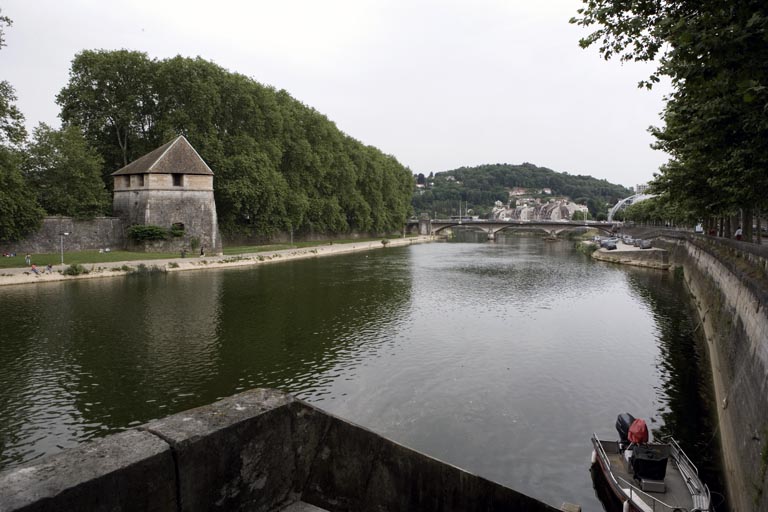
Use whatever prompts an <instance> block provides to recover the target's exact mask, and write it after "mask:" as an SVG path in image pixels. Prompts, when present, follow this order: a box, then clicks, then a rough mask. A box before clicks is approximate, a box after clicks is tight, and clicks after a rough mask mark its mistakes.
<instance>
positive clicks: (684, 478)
mask: <svg viewBox="0 0 768 512" xmlns="http://www.w3.org/2000/svg"><path fill="white" fill-rule="evenodd" d="M616 430H617V431H618V433H619V440H618V441H605V440H602V439H600V438H599V437H598V436H597V434H592V446H593V448H594V451H593V452H592V465H593V469H594V470H599V471H601V472H602V473H603V475H604V476H605V480H606V482H607V483H608V487H609V488H610V490H611V492H612V493H613V494H614V495H615V496H616V497H617V498H618V499H619V500H620V501H621V503H622V510H623V512H629V511H632V512H713V511H714V509H713V508H712V505H711V499H710V494H709V488H708V487H707V486H706V484H704V483H703V482H702V481H701V479H700V478H699V474H698V470H697V469H696V466H695V465H694V464H693V462H691V460H690V459H689V458H688V457H687V456H686V455H685V453H684V452H683V450H682V449H681V448H680V445H679V444H678V443H677V441H675V440H674V439H669V441H668V442H666V443H649V442H648V429H647V427H646V425H645V422H644V421H643V420H640V419H637V420H636V419H635V418H634V417H633V416H632V415H631V414H629V413H622V414H619V417H618V418H617V420H616Z"/></svg>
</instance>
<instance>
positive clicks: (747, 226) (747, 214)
mask: <svg viewBox="0 0 768 512" xmlns="http://www.w3.org/2000/svg"><path fill="white" fill-rule="evenodd" d="M741 227H742V229H743V230H744V240H745V241H746V242H752V209H751V208H745V209H743V210H741Z"/></svg>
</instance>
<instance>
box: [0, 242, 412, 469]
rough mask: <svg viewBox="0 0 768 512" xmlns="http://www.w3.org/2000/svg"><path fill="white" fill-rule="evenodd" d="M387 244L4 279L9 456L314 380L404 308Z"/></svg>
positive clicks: (3, 432) (2, 416)
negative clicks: (196, 265) (249, 265)
mask: <svg viewBox="0 0 768 512" xmlns="http://www.w3.org/2000/svg"><path fill="white" fill-rule="evenodd" d="M389 254H392V255H395V254H397V250H389V249H388V250H387V251H374V252H371V253H365V254H359V255H354V256H349V257H345V256H337V257H334V258H321V259H317V260H305V261H300V262H290V263H283V264H279V265H268V266H264V267H260V268H256V269H247V270H213V271H209V272H199V273H198V272H195V273H181V274H158V275H145V276H136V277H129V278H125V279H114V280H113V279H104V280H88V281H81V282H76V283H53V284H52V285H44V286H42V287H25V288H24V289H23V290H22V289H19V290H18V291H17V290H10V289H8V290H6V292H7V293H6V294H5V296H4V300H3V301H2V303H0V332H2V333H5V334H6V335H7V337H8V340H7V342H6V340H5V339H4V340H3V343H2V344H0V356H2V357H0V370H2V372H0V385H2V386H3V392H2V393H0V452H1V453H2V458H1V459H0V467H3V466H5V467H9V466H10V465H11V464H14V465H15V464H19V463H22V462H25V461H28V460H30V459H32V458H35V457H39V456H41V455H42V454H45V453H54V452H56V451H59V450H60V449H62V448H66V447H69V446H74V445H77V444H78V443H80V442H82V441H84V440H86V439H89V438H92V437H98V436H103V435H107V434H109V433H112V432H115V431H119V430H122V429H124V428H126V427H128V426H130V425H135V424H138V423H143V422H145V421H147V420H149V419H152V418H157V417H161V416H165V415H168V414H172V413H174V412H178V411H182V410H186V409H189V408H191V407H196V406H199V405H203V404H206V403H210V402H212V401H214V400H216V399H217V398H219V397H222V396H228V395H231V394H233V393H234V392H236V391H237V390H239V389H242V388H245V387H253V386H272V387H280V388H284V389H288V390H289V391H301V390H307V389H317V388H318V386H319V385H321V384H322V383H323V382H324V381H328V380H331V377H329V376H328V375H324V373H325V372H328V371H329V370H336V369H337V368H336V367H337V366H338V364H339V361H342V362H343V363H342V364H347V365H354V364H359V361H360V360H361V359H362V357H360V356H359V354H360V353H361V352H364V351H375V350H378V349H379V348H378V346H374V344H375V345H381V344H384V343H386V342H387V340H388V339H389V337H388V336H389V335H387V334H385V335H383V336H381V337H380V338H377V339H376V341H375V342H370V341H367V342H363V341H361V340H363V339H364V337H362V336H359V334H360V333H370V332H372V331H375V332H378V331H382V332H385V333H386V331H387V329H388V327H389V326H390V325H391V324H393V323H394V322H396V321H397V320H398V318H399V317H401V316H403V313H404V309H405V308H406V306H407V304H408V300H409V293H410V284H409V283H410V281H409V279H410V273H409V271H408V268H407V263H406V262H404V261H403V258H401V257H400V258H397V257H396V258H390V257H388V255H389ZM398 259H399V261H398Z"/></svg>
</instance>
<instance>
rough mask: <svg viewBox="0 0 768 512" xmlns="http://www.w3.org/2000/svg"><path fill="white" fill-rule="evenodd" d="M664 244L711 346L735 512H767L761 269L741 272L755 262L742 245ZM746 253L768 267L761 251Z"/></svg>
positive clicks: (766, 345)
mask: <svg viewBox="0 0 768 512" xmlns="http://www.w3.org/2000/svg"><path fill="white" fill-rule="evenodd" d="M728 242H731V241H728ZM660 244H663V245H665V246H666V247H667V248H668V249H669V250H670V252H671V253H672V261H673V262H674V263H675V264H679V265H682V266H683V269H684V272H685V278H686V282H687V285H688V288H689V290H690V291H691V293H692V294H693V299H694V302H695V305H696V307H697V309H698V312H699V317H700V320H701V324H700V325H701V327H700V328H703V331H704V335H705V336H706V339H707V347H708V349H709V350H708V352H709V357H710V363H711V368H712V376H713V382H714V387H715V396H716V399H717V405H718V407H717V409H718V421H719V429H720V437H721V442H722V446H723V450H722V452H723V456H724V459H725V460H724V466H725V473H726V475H725V476H726V483H727V487H728V494H729V501H730V504H731V510H732V512H766V511H768V474H766V473H767V471H766V470H767V469H768V290H766V287H765V281H764V276H762V275H760V272H761V271H760V264H759V263H758V265H757V266H755V265H754V264H752V265H747V266H744V267H742V266H741V265H739V261H740V259H742V258H743V259H745V260H751V258H745V257H743V256H738V255H736V254H735V253H732V251H731V249H733V250H738V249H739V247H736V245H737V244H738V243H736V242H734V243H732V244H730V245H734V247H733V248H730V249H729V247H730V245H728V244H726V245H725V247H726V248H727V249H728V250H729V252H726V253H723V251H722V247H721V246H722V245H723V244H722V243H715V242H714V241H711V240H709V241H708V240H705V237H697V236H685V237H676V238H670V237H667V238H666V241H665V240H660ZM740 245H742V246H743V245H744V244H740ZM743 250H744V251H747V252H750V253H754V254H753V256H754V258H757V261H758V262H762V261H764V259H763V258H762V257H761V255H760V254H758V253H759V252H760V251H762V249H759V248H743ZM745 269H751V270H749V271H747V270H745ZM692 421H695V418H692Z"/></svg>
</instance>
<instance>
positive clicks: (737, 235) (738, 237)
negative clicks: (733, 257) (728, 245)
mask: <svg viewBox="0 0 768 512" xmlns="http://www.w3.org/2000/svg"><path fill="white" fill-rule="evenodd" d="M734 236H735V237H736V240H741V236H742V232H741V226H739V227H737V228H736V232H735V233H734Z"/></svg>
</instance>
